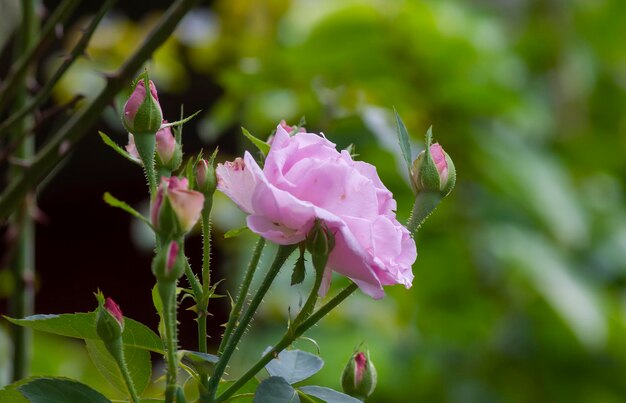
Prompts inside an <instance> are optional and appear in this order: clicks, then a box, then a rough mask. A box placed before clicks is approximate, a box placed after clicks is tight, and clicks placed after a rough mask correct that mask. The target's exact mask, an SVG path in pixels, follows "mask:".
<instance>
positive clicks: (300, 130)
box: [279, 119, 306, 134]
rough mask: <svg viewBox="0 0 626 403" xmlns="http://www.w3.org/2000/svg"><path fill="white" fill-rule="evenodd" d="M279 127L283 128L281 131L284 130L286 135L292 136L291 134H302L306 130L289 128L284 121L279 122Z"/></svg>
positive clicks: (294, 127) (296, 127)
mask: <svg viewBox="0 0 626 403" xmlns="http://www.w3.org/2000/svg"><path fill="white" fill-rule="evenodd" d="M279 125H280V127H282V128H283V130H285V131H286V132H287V134H292V132H293V133H304V132H306V130H305V129H304V127H298V126H289V125H288V124H287V122H285V120H284V119H283V120H281V121H280V124H279Z"/></svg>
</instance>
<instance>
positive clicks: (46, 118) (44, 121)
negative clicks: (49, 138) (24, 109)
mask: <svg viewBox="0 0 626 403" xmlns="http://www.w3.org/2000/svg"><path fill="white" fill-rule="evenodd" d="M83 99H84V97H83V96H82V95H75V96H74V98H72V99H71V100H70V101H69V102H66V103H64V104H63V105H55V106H53V107H52V108H50V109H46V110H45V111H43V113H41V114H37V116H35V124H34V125H33V127H31V128H30V129H26V130H24V131H23V132H22V134H21V135H20V136H19V138H16V139H15V140H12V141H11V142H10V143H9V144H7V145H5V146H4V147H3V148H2V149H0V164H2V163H4V162H5V160H8V159H10V156H11V154H13V152H14V151H15V150H17V148H18V147H19V146H20V145H21V144H22V143H23V142H24V141H25V140H26V139H27V138H28V137H29V136H32V135H34V133H37V132H38V131H39V130H40V129H41V128H42V127H44V126H45V125H48V124H50V121H51V120H53V119H54V118H55V117H57V116H58V115H60V114H62V113H63V112H65V111H69V110H70V109H72V108H74V106H76V104H77V103H78V102H79V101H81V100H83Z"/></svg>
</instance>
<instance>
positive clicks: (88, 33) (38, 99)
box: [0, 0, 117, 139]
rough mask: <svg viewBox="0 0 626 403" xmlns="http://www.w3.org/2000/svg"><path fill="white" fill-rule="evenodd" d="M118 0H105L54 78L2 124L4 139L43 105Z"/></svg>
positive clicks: (0, 129) (1, 133)
mask: <svg viewBox="0 0 626 403" xmlns="http://www.w3.org/2000/svg"><path fill="white" fill-rule="evenodd" d="M116 1H117V0H108V1H107V2H105V3H104V4H103V5H102V7H100V10H98V13H97V14H96V15H95V16H94V17H93V19H92V20H91V23H90V24H89V27H87V29H86V30H85V31H84V33H83V36H82V37H81V38H80V40H79V41H78V43H77V44H76V46H74V48H73V49H72V51H71V52H70V54H69V55H67V57H66V58H65V60H64V61H63V64H61V66H60V67H59V68H58V70H57V71H56V72H55V73H54V75H53V76H52V78H51V79H50V80H49V81H48V82H46V84H45V85H44V87H43V88H42V89H41V90H39V91H38V93H37V96H35V98H33V99H31V100H30V102H28V103H27V104H26V106H24V107H23V108H21V109H19V110H18V111H17V112H15V113H13V114H12V115H11V116H9V117H8V118H7V119H6V120H5V121H4V122H2V123H1V124H0V139H2V138H3V137H4V136H5V135H6V133H7V132H8V131H9V130H10V129H11V128H12V127H14V126H15V125H16V124H17V123H18V122H19V121H20V120H21V119H23V118H24V116H26V115H28V114H29V113H30V112H32V111H33V110H35V108H37V107H38V106H39V105H41V104H42V103H43V102H44V101H45V100H46V99H48V97H49V96H50V94H51V93H52V89H53V88H54V86H55V85H56V83H57V82H58V81H59V80H60V79H61V77H63V74H65V72H66V71H67V69H69V68H70V66H71V65H72V64H73V63H74V61H76V59H77V58H78V57H79V56H80V55H82V54H84V52H85V49H87V45H88V44H89V40H90V39H91V37H92V35H93V33H94V32H95V31H96V28H97V27H98V25H99V24H100V21H101V20H102V17H104V15H105V14H106V13H107V12H108V11H109V10H110V9H111V7H113V5H114V4H115V2H116Z"/></svg>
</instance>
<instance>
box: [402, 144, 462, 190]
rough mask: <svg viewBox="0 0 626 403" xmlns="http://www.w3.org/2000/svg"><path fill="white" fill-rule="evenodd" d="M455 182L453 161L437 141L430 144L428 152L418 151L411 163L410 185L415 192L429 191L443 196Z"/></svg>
mask: <svg viewBox="0 0 626 403" xmlns="http://www.w3.org/2000/svg"><path fill="white" fill-rule="evenodd" d="M429 158H430V159H429ZM455 183H456V170H455V168H454V163H453V162H452V159H451V158H450V156H449V155H448V154H447V153H446V152H445V151H444V149H443V148H442V147H441V146H440V145H439V143H435V144H433V145H431V146H430V147H429V152H428V153H426V151H422V152H421V153H419V155H418V156H417V158H416V159H415V161H413V164H412V165H411V185H412V186H413V190H415V192H416V193H419V192H423V191H431V192H438V193H440V195H441V197H445V196H447V195H448V193H450V191H451V190H452V188H453V187H454V184H455Z"/></svg>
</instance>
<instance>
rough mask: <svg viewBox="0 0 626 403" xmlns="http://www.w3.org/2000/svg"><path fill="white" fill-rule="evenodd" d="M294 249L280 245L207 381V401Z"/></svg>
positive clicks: (292, 246)
mask: <svg viewBox="0 0 626 403" xmlns="http://www.w3.org/2000/svg"><path fill="white" fill-rule="evenodd" d="M296 247H297V245H281V246H279V247H278V251H277V252H276V257H275V258H274V262H272V265H271V266H270V268H269V270H268V272H267V274H266V276H265V278H264V279H263V282H262V283H261V285H260V286H259V289H258V290H257V292H256V294H255V295H254V297H253V298H252V301H250V305H249V306H248V308H247V309H246V311H245V312H244V314H243V316H242V318H241V322H240V323H239V324H238V325H237V327H236V328H235V330H234V331H233V333H232V336H231V337H230V339H229V340H228V343H227V344H226V347H225V348H224V353H223V354H222V356H221V357H220V359H219V361H218V362H217V364H216V365H215V371H214V373H213V376H212V377H211V379H210V380H209V393H208V395H209V399H211V398H213V396H215V392H216V391H217V385H218V384H219V382H220V379H221V378H222V375H224V370H225V369H226V366H227V365H228V361H230V358H231V356H232V355H233V352H234V351H235V348H236V347H237V344H238V343H239V340H240V339H241V336H243V333H244V332H245V330H246V328H247V327H248V324H249V323H250V321H251V320H252V316H253V315H254V313H255V312H256V310H257V308H258V307H259V305H260V304H261V301H262V300H263V297H264V296H265V294H266V293H267V291H268V290H269V288H270V286H271V285H272V282H273V281H274V279H275V278H276V275H277V274H278V272H279V271H280V269H281V268H282V266H283V264H284V263H285V261H286V260H287V258H288V257H289V255H291V253H292V252H293V251H294V250H295V249H296Z"/></svg>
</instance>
